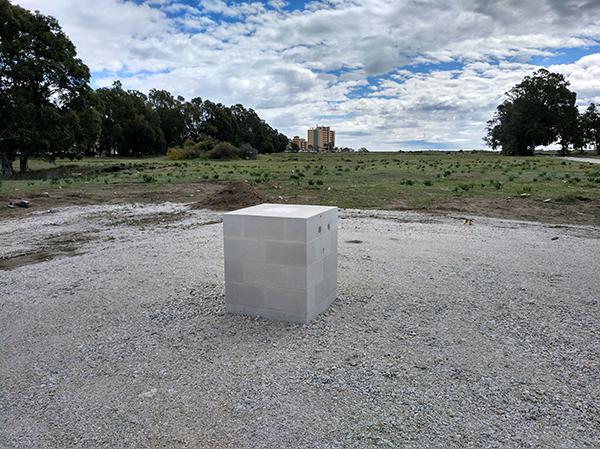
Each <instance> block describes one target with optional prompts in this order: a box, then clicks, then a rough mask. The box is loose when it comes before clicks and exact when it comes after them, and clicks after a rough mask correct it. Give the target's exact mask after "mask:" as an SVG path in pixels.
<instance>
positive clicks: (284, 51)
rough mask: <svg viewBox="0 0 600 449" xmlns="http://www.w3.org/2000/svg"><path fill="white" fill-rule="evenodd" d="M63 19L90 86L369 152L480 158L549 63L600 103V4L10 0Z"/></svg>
mask: <svg viewBox="0 0 600 449" xmlns="http://www.w3.org/2000/svg"><path fill="white" fill-rule="evenodd" d="M13 2H14V3H15V4H19V5H21V6H23V7H25V8H27V9H30V10H39V11H40V12H41V13H43V14H48V15H52V16H54V17H56V18H57V19H58V20H59V23H60V24H61V26H62V27H63V29H64V30H65V32H66V33H67V34H68V35H69V37H70V38H71V40H72V41H73V42H74V44H75V45H76V46H77V51H78V55H79V57H80V58H81V59H82V60H83V61H84V62H85V63H86V64H87V65H88V66H89V67H90V70H91V72H92V85H93V87H96V88H97V87H102V86H109V85H111V84H112V83H113V81H114V80H116V79H120V80H121V81H122V83H123V86H124V87H126V88H128V89H137V90H140V91H143V92H145V93H147V92H148V91H149V90H150V89H151V88H158V89H166V90H169V91H170V92H172V93H173V94H175V95H182V96H184V97H185V98H186V99H191V98H193V97H201V98H202V99H210V100H211V101H216V102H221V103H224V104H227V105H230V104H236V103H241V104H243V105H244V106H245V107H249V108H253V109H255V110H256V111H257V112H258V114H259V115H260V116H261V117H263V118H264V119H265V120H266V121H267V122H268V123H269V124H271V126H273V127H275V128H277V129H279V131H281V132H283V133H285V134H286V135H288V136H289V137H292V136H294V135H299V136H301V137H305V138H306V129H307V128H308V127H310V126H315V125H317V124H318V125H321V126H331V127H332V128H333V129H335V130H336V144H337V145H338V146H351V147H354V148H358V147H362V146H365V147H367V148H368V149H369V150H372V151H377V150H379V151H384V150H385V151H396V150H410V149H425V148H436V149H459V148H463V149H483V148H484V143H483V141H482V138H483V136H484V135H485V127H486V121H487V120H489V119H490V118H491V117H492V115H493V112H494V110H495V108H496V106H497V105H498V104H499V103H500V102H501V101H502V99H503V94H504V92H506V91H507V90H509V89H510V88H511V87H512V86H513V85H515V84H516V83H518V82H519V81H520V80H521V79H522V78H523V77H524V76H526V75H528V74H531V73H533V71H534V70H536V69H537V68H540V67H546V68H548V69H550V70H552V71H556V72H560V73H562V74H564V75H565V76H566V78H567V79H568V80H569V81H570V83H571V88H572V89H573V90H574V91H575V92H577V94H578V97H577V98H578V100H577V101H578V106H579V107H580V108H581V109H582V110H583V109H584V108H585V107H586V106H587V105H588V104H589V103H590V102H592V101H593V102H598V103H600V0H454V1H452V0H396V1H382V0H362V1H357V0H329V1H311V2H301V1H285V0H268V1H250V2H241V1H240V2H230V1H227V0H135V1H134V0H78V1H73V0H13Z"/></svg>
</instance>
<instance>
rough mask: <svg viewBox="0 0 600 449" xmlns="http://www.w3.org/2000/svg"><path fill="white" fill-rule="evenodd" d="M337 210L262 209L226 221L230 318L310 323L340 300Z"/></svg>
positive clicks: (227, 216) (228, 216) (237, 213)
mask: <svg viewBox="0 0 600 449" xmlns="http://www.w3.org/2000/svg"><path fill="white" fill-rule="evenodd" d="M337 220H338V213H337V208H336V207H329V206H306V205H292V204H260V205H258V206H252V207H247V208H244V209H239V210H235V211H232V212H227V213H226V214H224V216H223V238H224V256H225V302H226V305H227V310H228V311H229V312H231V313H236V314H245V315H252V316H261V317H264V318H269V319H274V320H282V321H291V322H296V323H308V322H310V321H311V320H313V319H314V318H315V317H316V316H317V315H319V314H320V313H321V312H324V311H325V310H327V308H328V307H329V306H330V304H331V303H332V302H333V300H334V299H335V297H336V285H337Z"/></svg>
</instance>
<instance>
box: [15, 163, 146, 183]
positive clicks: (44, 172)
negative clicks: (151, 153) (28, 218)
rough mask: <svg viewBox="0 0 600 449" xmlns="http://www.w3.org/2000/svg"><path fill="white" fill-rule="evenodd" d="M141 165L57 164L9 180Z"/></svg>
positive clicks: (51, 176)
mask: <svg viewBox="0 0 600 449" xmlns="http://www.w3.org/2000/svg"><path fill="white" fill-rule="evenodd" d="M139 166H141V165H140V164H131V163H129V164H125V163H121V164H109V165H97V166H93V165H76V164H70V165H58V166H56V167H51V168H44V169H41V170H31V171H27V172H25V173H19V172H17V173H15V174H14V175H13V176H12V177H11V178H10V179H11V180H28V179H32V180H33V179H37V180H40V179H60V178H77V177H80V176H93V175H97V174H100V173H114V172H118V171H122V170H129V169H132V168H136V167H139Z"/></svg>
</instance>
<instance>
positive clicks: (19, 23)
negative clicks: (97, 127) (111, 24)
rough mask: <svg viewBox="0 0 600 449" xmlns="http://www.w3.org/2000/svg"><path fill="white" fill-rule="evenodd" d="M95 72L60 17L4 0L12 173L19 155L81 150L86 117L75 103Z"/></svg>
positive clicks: (5, 160)
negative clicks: (78, 54) (80, 130)
mask: <svg viewBox="0 0 600 449" xmlns="http://www.w3.org/2000/svg"><path fill="white" fill-rule="evenodd" d="M89 78H90V73H89V70H88V68H87V66H86V65H85V64H83V62H82V61H81V60H80V59H78V58H77V57H76V50H75V46H74V45H73V43H72V42H71V41H70V40H69V38H68V37H67V36H66V35H65V34H64V33H63V31H62V30H61V28H60V25H59V24H58V22H57V21H56V19H54V18H52V17H49V16H44V15H42V14H40V13H37V12H36V13H31V12H29V11H27V10H26V9H24V8H21V7H19V6H13V5H11V4H10V3H9V2H8V0H0V117H2V120H1V122H0V162H1V174H2V175H3V176H4V177H7V176H11V175H12V172H13V168H12V161H13V160H14V159H16V158H17V157H19V160H20V170H21V171H22V172H24V171H27V167H28V160H29V157H31V156H39V157H43V158H46V159H49V160H54V159H55V158H56V157H61V156H68V157H76V156H78V155H79V154H80V153H79V149H80V148H81V146H80V145H77V144H78V142H77V139H78V138H79V137H80V136H81V134H80V133H78V132H76V131H77V128H78V127H79V126H80V124H81V120H83V121H84V122H85V121H86V118H81V117H79V116H78V114H77V111H74V110H72V109H71V108H70V106H71V105H72V104H74V103H76V102H77V99H78V98H79V97H80V96H81V95H85V94H87V93H88V92H89V91H90V89H89V86H88V81H89Z"/></svg>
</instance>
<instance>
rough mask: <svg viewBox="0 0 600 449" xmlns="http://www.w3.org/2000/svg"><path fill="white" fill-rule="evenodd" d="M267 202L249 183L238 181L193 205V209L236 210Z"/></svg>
mask: <svg viewBox="0 0 600 449" xmlns="http://www.w3.org/2000/svg"><path fill="white" fill-rule="evenodd" d="M264 202H266V198H265V196H264V195H262V194H261V193H259V192H257V191H256V189H255V188H254V187H253V186H252V185H250V184H249V183H247V182H244V181H236V182H231V183H229V184H228V185H226V186H225V187H224V188H223V189H221V190H219V191H218V192H216V193H214V194H212V195H209V196H208V197H206V198H205V199H204V200H203V201H198V202H196V203H194V204H192V205H191V207H192V209H212V210H234V209H240V208H243V207H249V206H255V205H257V204H261V203H264Z"/></svg>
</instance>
